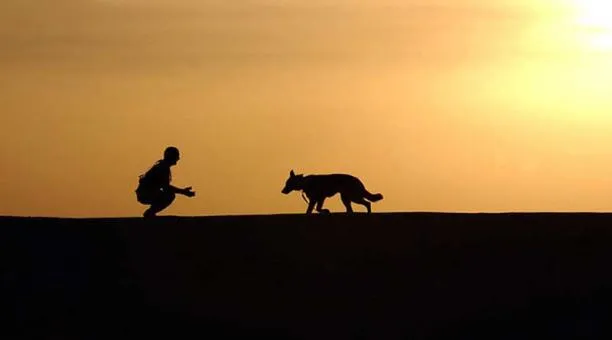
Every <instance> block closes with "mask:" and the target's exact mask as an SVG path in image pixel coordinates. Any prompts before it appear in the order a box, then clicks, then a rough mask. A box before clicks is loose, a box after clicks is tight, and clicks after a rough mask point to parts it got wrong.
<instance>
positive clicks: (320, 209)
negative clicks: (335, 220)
mask: <svg viewBox="0 0 612 340" xmlns="http://www.w3.org/2000/svg"><path fill="white" fill-rule="evenodd" d="M323 203H325V197H324V198H322V199H321V200H320V201H318V202H317V211H318V212H319V214H329V210H328V209H323Z"/></svg>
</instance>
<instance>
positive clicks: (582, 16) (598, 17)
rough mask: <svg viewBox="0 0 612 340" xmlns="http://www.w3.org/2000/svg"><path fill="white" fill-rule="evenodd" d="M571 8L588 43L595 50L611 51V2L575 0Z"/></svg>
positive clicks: (605, 0)
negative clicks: (583, 30) (573, 9)
mask: <svg viewBox="0 0 612 340" xmlns="http://www.w3.org/2000/svg"><path fill="white" fill-rule="evenodd" d="M573 6H574V8H575V12H576V21H577V23H578V25H580V26H581V27H582V28H584V29H585V30H586V32H587V33H586V35H587V38H586V39H587V41H588V43H589V44H590V45H591V46H592V47H593V48H595V49H597V50H607V51H609V50H612V1H609V0H575V2H574V4H573Z"/></svg>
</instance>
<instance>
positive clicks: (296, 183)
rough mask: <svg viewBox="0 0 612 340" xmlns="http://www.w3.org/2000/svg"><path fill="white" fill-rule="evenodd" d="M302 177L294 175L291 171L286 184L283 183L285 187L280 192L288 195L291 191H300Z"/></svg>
mask: <svg viewBox="0 0 612 340" xmlns="http://www.w3.org/2000/svg"><path fill="white" fill-rule="evenodd" d="M303 178H304V175H296V174H295V172H293V170H291V172H290V173H289V178H287V182H285V187H284V188H283V190H282V191H281V192H282V193H283V194H285V195H286V194H288V193H290V192H292V191H293V190H302V179H303Z"/></svg>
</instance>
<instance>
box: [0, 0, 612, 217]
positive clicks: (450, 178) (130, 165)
mask: <svg viewBox="0 0 612 340" xmlns="http://www.w3.org/2000/svg"><path fill="white" fill-rule="evenodd" d="M611 8H612V1H609V0H608V1H603V0H602V1H592V0H591V1H589V0H495V1H491V0H358V1H354V0H290V1H289V0H282V1H281V0H248V1H246V0H245V1H225V0H97V1H92V0H88V1H84V0H80V1H75V0H54V1H24V0H2V1H0V75H1V76H0V126H1V127H2V128H3V131H4V134H3V142H2V143H0V159H2V164H1V165H0V215H47V216H137V215H139V214H140V213H141V212H142V211H143V210H144V207H143V206H141V205H139V204H138V203H137V202H136V200H135V197H134V194H133V190H134V188H135V185H136V182H137V176H138V175H139V174H141V173H142V172H143V171H145V170H146V169H147V168H148V167H149V166H151V164H152V163H153V162H154V161H155V160H157V159H158V158H159V157H160V156H161V155H160V154H161V152H162V150H163V148H165V147H166V146H167V145H176V146H178V147H179V148H180V149H181V151H182V158H181V161H180V163H179V165H178V166H177V167H176V168H175V169H174V170H173V174H174V177H173V178H174V180H175V184H176V185H177V186H187V185H191V186H193V187H194V189H195V190H196V191H197V192H198V196H196V198H195V199H185V198H182V197H181V198H179V199H177V201H176V204H175V205H173V206H171V207H170V209H169V210H167V211H166V212H165V213H168V214H176V215H202V214H247V213H248V214H250V213H283V212H301V211H303V210H304V209H305V207H304V202H303V201H302V199H301V198H300V197H299V195H298V194H296V195H291V196H283V195H282V194H281V193H280V189H281V187H282V185H283V183H284V181H285V179H286V176H287V175H288V171H289V170H290V169H292V168H294V169H295V170H296V171H297V172H305V173H328V172H348V173H353V174H355V175H357V176H359V177H361V178H362V179H363V180H364V182H365V184H366V186H367V187H368V188H369V189H371V190H373V191H377V192H382V193H383V194H384V195H385V199H384V200H383V201H381V202H380V203H376V204H375V205H374V211H376V212H381V211H406V210H429V211H500V210H505V211H508V210H512V211H517V210H523V211H534V210H536V211H542V210H544V211H559V210H563V211H576V210H581V211H584V210H590V211H604V210H606V211H610V210H612V175H611V174H612V147H610V146H611V145H612V95H611V93H612V92H611V90H610V89H611V87H610V79H612V38H611V37H612V33H611V32H612V20H610V9H611ZM327 205H329V206H328V207H329V208H330V209H332V210H333V211H337V210H341V209H342V204H341V203H340V202H339V200H338V199H337V198H334V199H331V200H329V203H327V202H326V206H327Z"/></svg>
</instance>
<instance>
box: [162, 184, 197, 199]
mask: <svg viewBox="0 0 612 340" xmlns="http://www.w3.org/2000/svg"><path fill="white" fill-rule="evenodd" d="M168 188H170V190H171V191H172V192H174V193H176V194H181V195H185V196H187V197H193V196H195V191H191V187H187V188H183V189H181V188H177V187H175V186H174V185H168Z"/></svg>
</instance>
